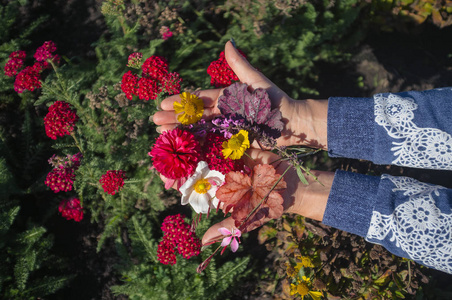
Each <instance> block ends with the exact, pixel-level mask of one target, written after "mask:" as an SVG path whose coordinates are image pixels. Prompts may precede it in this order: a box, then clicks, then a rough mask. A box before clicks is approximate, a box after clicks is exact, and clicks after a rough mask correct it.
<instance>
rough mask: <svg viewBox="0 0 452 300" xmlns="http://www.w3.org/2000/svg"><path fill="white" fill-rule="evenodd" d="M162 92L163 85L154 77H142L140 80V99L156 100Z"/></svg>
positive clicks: (138, 91)
mask: <svg viewBox="0 0 452 300" xmlns="http://www.w3.org/2000/svg"><path fill="white" fill-rule="evenodd" d="M160 92H161V86H160V85H159V84H158V82H157V81H155V80H154V79H152V78H147V77H142V78H140V80H138V88H137V95H138V98H140V100H146V101H149V100H155V99H157V96H158V94H160Z"/></svg>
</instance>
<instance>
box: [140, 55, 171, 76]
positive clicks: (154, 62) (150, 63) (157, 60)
mask: <svg viewBox="0 0 452 300" xmlns="http://www.w3.org/2000/svg"><path fill="white" fill-rule="evenodd" d="M141 69H142V70H143V73H142V76H143V77H148V78H151V79H154V80H157V81H162V79H163V77H165V76H166V74H168V70H169V66H168V61H167V60H166V58H164V57H162V56H156V55H152V56H151V57H149V58H148V59H146V61H145V62H144V64H143V65H142V66H141Z"/></svg>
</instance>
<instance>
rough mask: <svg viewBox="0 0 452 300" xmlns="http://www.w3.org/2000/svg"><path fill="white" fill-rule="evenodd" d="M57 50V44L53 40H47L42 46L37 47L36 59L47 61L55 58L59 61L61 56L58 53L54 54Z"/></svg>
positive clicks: (55, 60)
mask: <svg viewBox="0 0 452 300" xmlns="http://www.w3.org/2000/svg"><path fill="white" fill-rule="evenodd" d="M55 51H56V45H55V43H54V42H52V41H47V42H44V44H42V46H41V47H39V48H38V49H36V52H35V55H34V58H35V59H36V61H46V60H48V59H50V60H53V61H54V62H56V63H58V62H59V61H60V56H59V55H57V54H52V53H53V52H55Z"/></svg>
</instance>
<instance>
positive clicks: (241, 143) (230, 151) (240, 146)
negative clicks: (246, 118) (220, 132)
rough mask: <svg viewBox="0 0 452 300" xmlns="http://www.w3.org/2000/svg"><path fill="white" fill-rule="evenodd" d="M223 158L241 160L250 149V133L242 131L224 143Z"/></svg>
mask: <svg viewBox="0 0 452 300" xmlns="http://www.w3.org/2000/svg"><path fill="white" fill-rule="evenodd" d="M222 146H223V150H222V152H223V156H224V158H228V157H230V158H231V159H240V158H241V157H242V156H243V153H245V151H246V149H248V148H249V147H250V140H249V139H248V131H246V130H243V129H242V130H240V131H239V133H237V134H234V135H233V136H231V138H230V139H229V140H227V141H224V142H223V145H222Z"/></svg>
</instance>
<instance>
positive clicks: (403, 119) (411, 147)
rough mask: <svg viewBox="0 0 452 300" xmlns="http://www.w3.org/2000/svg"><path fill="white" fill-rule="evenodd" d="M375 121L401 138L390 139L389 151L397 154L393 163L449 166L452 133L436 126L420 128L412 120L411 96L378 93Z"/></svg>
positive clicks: (448, 167)
mask: <svg viewBox="0 0 452 300" xmlns="http://www.w3.org/2000/svg"><path fill="white" fill-rule="evenodd" d="M374 101H375V108H374V113H375V122H377V124H379V125H381V126H383V127H384V128H385V130H386V132H387V133H388V135H389V136H390V137H392V138H394V139H398V140H401V141H400V142H393V143H392V144H393V145H394V147H393V148H391V151H393V152H394V155H395V156H397V158H396V159H395V160H394V161H393V162H392V163H393V164H395V165H399V166H406V167H414V168H429V169H444V170H452V136H451V135H450V134H448V133H447V132H444V131H442V130H439V129H437V128H419V127H417V126H416V124H415V123H414V122H413V118H414V111H415V110H416V109H417V104H416V103H415V102H414V100H413V99H411V98H403V97H401V96H399V95H396V94H389V95H387V96H384V95H382V94H377V95H375V96H374Z"/></svg>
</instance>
